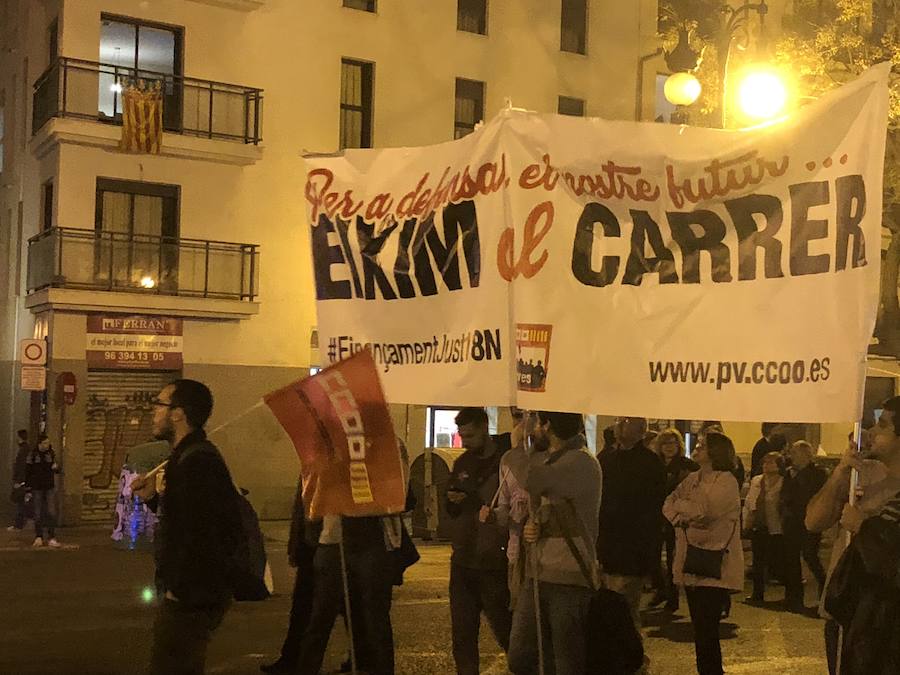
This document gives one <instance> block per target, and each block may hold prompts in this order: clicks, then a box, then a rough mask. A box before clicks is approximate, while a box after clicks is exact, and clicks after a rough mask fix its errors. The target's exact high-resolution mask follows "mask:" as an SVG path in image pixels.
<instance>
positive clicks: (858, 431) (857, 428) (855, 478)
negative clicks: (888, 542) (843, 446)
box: [835, 422, 862, 675]
mask: <svg viewBox="0 0 900 675" xmlns="http://www.w3.org/2000/svg"><path fill="white" fill-rule="evenodd" d="M853 442H854V443H855V444H856V454H857V456H858V455H859V453H860V450H861V448H862V423H861V422H856V423H854V425H853ZM858 492H859V471H858V470H857V469H856V467H854V468H853V469H852V470H851V471H850V495H849V503H850V506H856V500H857V496H858V494H857V493H858ZM845 536H846V537H847V540H846V542H845V543H846V545H847V546H849V545H850V540H851V539H852V538H853V535H852V534H851V532H850V531H849V530H847V532H846V533H845ZM843 651H844V627H843V626H841V625H840V624H839V625H838V639H837V657H836V661H835V663H836V667H835V672H836V673H837V675H841V671H842V670H843V668H842V665H843V664H842V661H843V659H842V658H841V656H842V653H843Z"/></svg>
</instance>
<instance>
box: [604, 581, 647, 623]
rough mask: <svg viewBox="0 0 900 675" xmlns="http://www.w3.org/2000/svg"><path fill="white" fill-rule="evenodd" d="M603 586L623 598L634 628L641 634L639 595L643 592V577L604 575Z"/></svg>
mask: <svg viewBox="0 0 900 675" xmlns="http://www.w3.org/2000/svg"><path fill="white" fill-rule="evenodd" d="M603 585H604V586H605V587H606V588H608V589H609V590H611V591H615V592H616V593H619V594H620V595H622V596H624V597H625V600H627V601H628V608H629V609H630V610H631V620H632V621H634V628H635V630H637V632H638V633H640V632H641V593H642V592H643V590H644V577H632V576H625V575H624V574H604V575H603Z"/></svg>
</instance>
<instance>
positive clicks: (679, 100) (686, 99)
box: [663, 24, 702, 124]
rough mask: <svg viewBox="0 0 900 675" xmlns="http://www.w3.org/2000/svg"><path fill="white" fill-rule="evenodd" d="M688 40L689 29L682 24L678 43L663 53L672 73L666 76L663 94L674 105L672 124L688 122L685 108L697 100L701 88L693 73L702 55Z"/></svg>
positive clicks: (689, 38) (688, 117) (688, 116)
mask: <svg viewBox="0 0 900 675" xmlns="http://www.w3.org/2000/svg"><path fill="white" fill-rule="evenodd" d="M690 40H691V33H690V30H689V29H688V27H687V25H686V24H682V25H681V26H680V27H679V29H678V44H677V45H675V49H673V50H672V51H671V52H666V54H665V59H666V65H667V66H668V67H669V70H671V71H672V74H671V75H669V77H667V78H666V82H665V85H663V94H664V95H665V97H666V100H667V101H668V102H669V103H671V104H672V105H674V106H675V112H673V113H672V118H671V120H672V122H673V123H674V124H687V123H688V122H689V120H690V113H688V111H687V109H686V108H687V106H689V105H691V104H692V103H694V101H696V100H697V98H698V97H699V96H700V92H701V90H702V87H701V86H700V80H698V79H697V78H696V77H695V76H694V73H693V71H695V70H697V67H698V66H699V65H700V61H701V59H702V55H701V54H699V53H698V52H695V51H694V50H693V49H691V45H690Z"/></svg>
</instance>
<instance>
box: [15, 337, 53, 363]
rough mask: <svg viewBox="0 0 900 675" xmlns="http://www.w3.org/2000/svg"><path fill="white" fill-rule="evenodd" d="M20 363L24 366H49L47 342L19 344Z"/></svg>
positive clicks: (28, 341)
mask: <svg viewBox="0 0 900 675" xmlns="http://www.w3.org/2000/svg"><path fill="white" fill-rule="evenodd" d="M19 363H21V364H22V365H23V366H45V365H47V342H46V341H45V340H22V341H21V342H19Z"/></svg>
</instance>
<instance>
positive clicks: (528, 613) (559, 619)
mask: <svg viewBox="0 0 900 675" xmlns="http://www.w3.org/2000/svg"><path fill="white" fill-rule="evenodd" d="M538 591H539V593H540V603H541V636H542V640H543V648H544V672H545V674H546V675H587V673H586V672H585V668H586V657H587V645H586V644H585V623H586V621H587V616H588V609H589V608H590V604H591V596H592V595H593V591H592V590H591V589H590V588H587V587H583V586H567V585H562V584H550V583H546V582H540V584H539V585H538ZM534 608H535V604H534V582H533V581H532V580H531V579H529V580H527V581H526V582H525V584H523V586H522V592H521V593H520V594H519V599H518V601H517V602H516V611H515V613H514V614H513V626H512V634H511V635H510V639H509V655H508V665H509V670H510V672H512V673H514V675H533V674H534V673H537V672H538V637H537V619H536V618H535V611H534Z"/></svg>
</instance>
